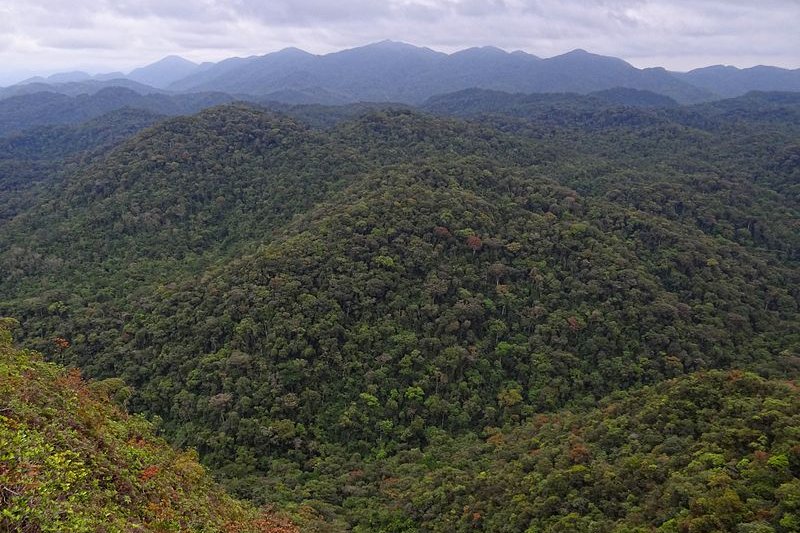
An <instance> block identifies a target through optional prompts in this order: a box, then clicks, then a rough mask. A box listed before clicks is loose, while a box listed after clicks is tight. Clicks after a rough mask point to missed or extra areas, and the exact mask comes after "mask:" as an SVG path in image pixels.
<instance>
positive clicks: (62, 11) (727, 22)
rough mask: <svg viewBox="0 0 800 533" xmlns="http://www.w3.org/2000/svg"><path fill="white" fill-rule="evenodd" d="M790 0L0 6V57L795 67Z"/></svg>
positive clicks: (175, 0) (8, 60)
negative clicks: (537, 59)
mask: <svg viewBox="0 0 800 533" xmlns="http://www.w3.org/2000/svg"><path fill="white" fill-rule="evenodd" d="M798 20H800V1H798V0H759V1H758V2H752V1H751V0H570V1H568V2H566V1H563V0H337V1H336V2H332V1H330V0H0V61H2V65H3V68H2V69H0V70H3V71H5V72H4V73H5V75H6V77H8V76H9V75H11V76H13V75H15V74H14V73H15V72H18V71H19V72H21V71H24V70H26V71H63V70H71V69H76V68H82V69H90V70H104V69H112V70H117V69H123V70H124V69H130V68H133V67H135V66H139V65H142V64H145V63H148V62H150V61H153V60H156V59H159V58H160V57H163V56H164V55H167V54H173V53H175V54H180V55H184V56H186V57H188V58H190V59H194V60H200V61H203V60H212V61H213V60H219V59H223V58H225V57H229V56H232V55H252V54H262V53H265V52H269V51H273V50H278V49H281V48H284V47H287V46H297V47H300V48H304V49H306V50H309V51H312V52H316V53H324V52H329V51H333V50H337V49H340V48H346V47H352V46H358V45H362V44H366V43H369V42H373V41H377V40H382V39H394V40H401V41H407V42H411V43H414V44H419V45H425V46H430V47H431V48H435V49H439V50H443V51H452V50H456V49H461V48H466V47H470V46H476V45H487V44H492V45H495V46H499V47H501V48H505V49H509V50H513V49H522V50H526V51H528V52H531V53H534V54H536V55H539V56H543V57H548V56H552V55H556V54H559V53H563V52H565V51H568V50H571V49H574V48H585V49H587V50H590V51H593V52H597V53H602V54H608V55H614V56H618V57H622V58H624V59H626V60H628V61H630V62H631V63H633V64H634V65H636V66H655V65H661V66H665V67H667V68H672V69H676V70H686V69H690V68H694V67H697V66H702V65H708V64H717V63H724V64H734V65H737V66H751V65H754V64H774V65H780V66H785V67H791V68H797V67H800V52H799V51H800V31H798V29H797V21H798Z"/></svg>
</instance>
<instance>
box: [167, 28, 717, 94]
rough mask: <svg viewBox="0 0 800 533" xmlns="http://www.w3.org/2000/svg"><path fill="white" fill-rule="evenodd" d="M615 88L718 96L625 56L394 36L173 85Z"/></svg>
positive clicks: (259, 61) (269, 89) (247, 62)
mask: <svg viewBox="0 0 800 533" xmlns="http://www.w3.org/2000/svg"><path fill="white" fill-rule="evenodd" d="M614 87H629V88H634V89H641V90H649V91H653V92H657V93H659V94H664V95H667V96H669V97H671V98H674V99H675V100H677V101H680V102H682V103H694V102H701V101H706V100H711V99H713V98H715V95H714V94H712V93H711V92H709V91H707V90H705V89H700V88H697V87H695V86H693V85H691V84H689V83H687V82H685V81H682V80H679V79H677V78H676V77H674V76H672V75H671V74H670V73H669V72H667V71H666V70H664V69H645V70H640V69H637V68H635V67H633V66H632V65H630V64H628V63H626V62H625V61H622V60H621V59H617V58H612V57H605V56H599V55H596V54H590V53H588V52H586V51H583V50H575V51H572V52H569V53H567V54H563V55H560V56H556V57H553V58H549V59H541V58H538V57H536V56H534V55H531V54H526V53H524V52H513V53H508V52H505V51H503V50H500V49H498V48H492V47H484V48H471V49H468V50H463V51H461V52H456V53H454V54H444V53H441V52H436V51H433V50H431V49H428V48H421V47H417V46H412V45H409V44H405V43H398V42H392V41H383V42H380V43H375V44H371V45H367V46H362V47H359V48H353V49H349V50H344V51H341V52H336V53H332V54H327V55H320V56H317V55H313V54H309V53H307V52H304V51H302V50H298V49H296V48H288V49H285V50H281V51H280V52H275V53H272V54H267V55H264V56H257V57H249V58H233V59H229V60H226V61H222V62H220V63H218V64H216V65H213V66H211V67H209V68H207V69H206V70H204V71H203V72H197V73H194V74H192V75H190V76H187V77H186V78H184V79H182V80H179V81H177V82H175V83H173V84H172V85H171V86H170V87H169V88H170V89H172V90H180V91H187V90H188V91H201V90H202V91H223V92H228V93H231V94H250V95H260V96H263V95H266V94H270V93H273V94H281V92H282V91H300V92H304V91H308V90H309V89H313V90H314V91H320V90H321V91H326V92H330V93H333V94H336V95H340V96H341V97H342V98H344V99H346V100H351V101H383V102H386V101H395V102H402V103H420V102H423V101H425V100H426V99H427V98H429V97H431V96H433V95H435V94H441V93H446V92H453V91H457V90H461V89H468V88H483V89H494V90H502V91H508V92H527V93H531V92H577V93H588V92H592V91H598V90H604V89H611V88H614ZM290 94H292V95H294V94H296V92H292V93H290Z"/></svg>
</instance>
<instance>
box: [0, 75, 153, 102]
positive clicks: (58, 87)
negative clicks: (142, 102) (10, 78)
mask: <svg viewBox="0 0 800 533" xmlns="http://www.w3.org/2000/svg"><path fill="white" fill-rule="evenodd" d="M112 87H121V88H124V89H128V90H129V91H133V92H135V93H137V94H142V95H145V94H153V93H164V92H165V91H163V90H161V89H156V88H155V87H151V86H149V85H144V84H141V83H138V82H135V81H133V80H128V79H123V78H115V79H110V80H100V79H88V80H84V81H73V82H68V83H48V82H32V83H24V84H18V85H12V86H11V87H6V88H4V89H0V99H3V98H10V97H12V96H23V95H28V94H36V93H41V92H50V93H56V94H63V95H66V96H79V95H82V94H88V95H91V94H96V93H98V92H100V91H102V90H103V89H108V88H112Z"/></svg>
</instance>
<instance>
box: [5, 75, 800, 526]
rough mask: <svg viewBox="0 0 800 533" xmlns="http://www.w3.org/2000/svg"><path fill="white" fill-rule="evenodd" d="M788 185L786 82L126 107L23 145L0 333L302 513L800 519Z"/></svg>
mask: <svg viewBox="0 0 800 533" xmlns="http://www.w3.org/2000/svg"><path fill="white" fill-rule="evenodd" d="M620 102H628V103H631V104H634V105H622V104H621V103H620ZM104 122H107V123H108V128H107V129H106V128H103V127H101V126H100V125H102V124H104ZM92 128H94V130H93V129H92ZM98 128H99V129H98ZM95 130H97V131H102V132H103V135H99V134H97V133H92V132H93V131H95ZM87 136H88V138H97V139H98V141H97V142H96V143H88V144H87V143H86V142H84V139H85V138H87ZM6 163H7V164H6ZM21 172H28V174H21ZM799 184H800V98H799V97H797V95H792V94H779V93H751V94H749V95H747V96H744V97H741V98H737V99H733V100H724V101H720V102H714V103H709V104H702V105H696V106H689V107H686V106H684V107H680V106H677V105H676V104H675V103H674V102H669V101H664V100H663V99H658V98H653V97H651V96H648V95H646V94H641V93H630V92H624V91H622V92H619V91H607V92H606V93H604V94H602V95H600V94H598V95H592V96H574V95H549V96H548V95H545V96H542V95H538V96H526V95H508V94H505V93H498V92H491V91H476V90H471V91H464V92H461V93H456V94H452V95H445V96H442V97H436V98H433V99H431V100H430V101H429V102H428V103H427V104H426V105H425V106H424V107H423V108H422V109H410V108H400V107H394V106H386V107H379V106H354V107H345V108H331V109H329V108H324V107H320V106H300V107H282V108H281V109H280V112H276V111H275V110H273V111H269V110H265V109H263V108H258V107H255V106H252V105H245V104H234V105H226V106H221V107H215V108H211V109H208V110H206V111H203V112H201V113H200V114H197V115H194V116H191V117H180V118H171V119H161V118H159V117H156V116H154V115H151V114H147V113H142V114H141V115H139V114H137V112H136V111H133V110H127V111H125V112H117V113H116V114H114V115H110V116H105V117H100V118H97V119H94V121H93V122H91V123H87V124H86V125H81V126H49V127H43V129H40V130H38V133H36V134H29V133H27V132H23V133H17V134H15V135H14V137H6V138H2V139H0V199H2V200H3V202H2V203H0V205H2V206H3V207H1V208H0V271H2V272H3V276H2V277H0V315H7V316H14V317H16V318H18V319H19V320H20V322H21V328H19V330H18V340H19V342H20V343H21V344H22V345H23V346H26V347H29V348H33V349H36V350H39V351H41V352H43V353H44V354H45V356H46V357H47V358H49V359H52V360H53V361H56V362H58V363H61V364H64V365H70V366H76V367H78V368H80V369H82V371H83V372H84V375H86V376H87V377H90V378H93V379H96V380H104V379H109V378H121V379H122V381H123V383H125V384H126V386H127V387H129V388H130V389H129V390H130V394H129V395H126V396H125V398H124V407H125V408H127V409H129V410H131V411H133V412H137V413H141V414H143V415H144V416H146V417H149V418H150V419H151V420H155V421H156V422H157V423H158V425H159V429H160V431H161V432H162V433H163V435H164V437H166V438H167V439H168V440H169V441H171V442H172V443H173V444H175V445H177V446H179V447H183V448H185V447H190V448H195V449H196V450H197V451H198V452H199V457H200V460H201V461H202V462H203V464H205V465H206V466H208V467H209V468H211V469H212V470H213V472H214V474H215V475H216V476H217V479H218V480H220V481H221V482H222V483H223V484H224V485H226V486H227V488H228V489H230V490H231V491H233V492H234V493H235V494H237V495H239V496H242V497H246V498H248V499H251V500H253V501H255V502H257V503H270V504H275V505H277V506H279V507H280V508H281V509H285V510H286V511H288V512H291V513H294V514H295V515H296V516H299V515H302V514H303V513H306V514H308V513H311V514H312V515H313V516H314V517H315V520H321V521H323V523H324V525H323V526H319V525H317V526H312V525H311V524H310V523H309V525H308V527H309V528H311V527H322V528H323V530H343V531H344V530H354V531H365V532H366V531H418V530H422V531H459V530H464V531H466V530H484V531H530V532H538V531H619V532H634V531H655V530H658V531H664V532H671V531H675V532H679V531H680V532H683V531H691V532H701V531H708V532H712V531H753V532H755V531H759V532H761V531H763V532H767V531H774V532H789V531H795V530H797V528H798V527H800V515H798V512H800V485H799V484H798V483H800V481H798V475H799V474H800V451H799V450H798V447H797V446H798V440H799V439H798V437H799V436H800V435H798V431H800V430H799V429H798V426H800V424H798V421H799V420H798V409H799V408H800V399H798V394H797V389H796V387H795V386H794V382H793V380H794V379H796V377H797V375H798V371H800V263H799V261H800V196H799V195H800V188H799V187H800V185H799ZM101 383H102V381H101ZM126 390H128V389H126ZM736 527H738V528H739V529H735V528H736ZM742 528H744V529H742Z"/></svg>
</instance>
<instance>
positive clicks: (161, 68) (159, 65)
mask: <svg viewBox="0 0 800 533" xmlns="http://www.w3.org/2000/svg"><path fill="white" fill-rule="evenodd" d="M199 69H201V65H198V64H197V63H193V62H191V61H189V60H188V59H184V58H182V57H180V56H167V57H165V58H164V59H161V60H160V61H156V62H155V63H152V64H150V65H147V66H145V67H141V68H137V69H135V70H133V71H131V73H130V74H128V76H127V77H128V79H131V80H133V81H136V82H139V83H143V84H145V85H150V86H152V87H156V88H159V89H164V88H166V87H168V86H169V85H170V84H172V83H174V82H176V81H178V80H180V79H182V78H185V77H187V76H189V75H191V74H193V73H195V72H197V71H198V70H199Z"/></svg>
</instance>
